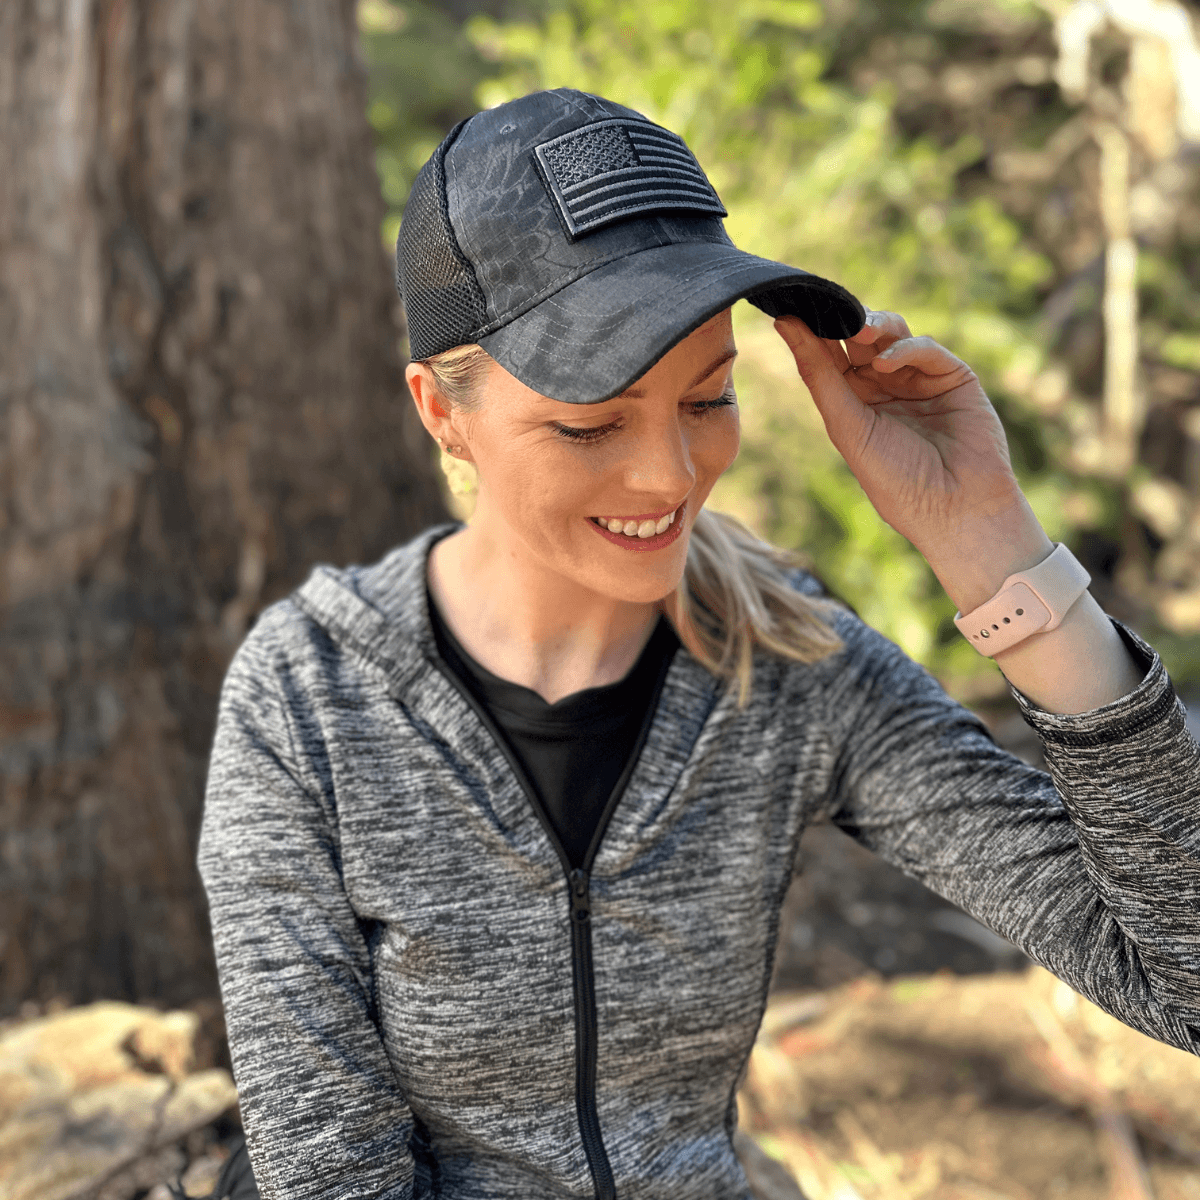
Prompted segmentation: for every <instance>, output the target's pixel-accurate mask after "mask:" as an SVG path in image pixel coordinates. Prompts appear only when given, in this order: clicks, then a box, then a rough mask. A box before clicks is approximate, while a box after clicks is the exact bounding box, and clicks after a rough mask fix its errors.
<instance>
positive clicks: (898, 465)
mask: <svg viewBox="0 0 1200 1200" xmlns="http://www.w3.org/2000/svg"><path fill="white" fill-rule="evenodd" d="M775 328H776V329H777V330H778V331H779V334H780V336H781V337H782V338H783V340H784V341H785V342H787V344H788V346H789V347H790V348H791V351H792V354H793V356H794V357H795V359H796V366H797V367H798V368H799V371H800V377H801V378H802V379H803V380H804V382H805V384H806V385H807V386H808V390H809V392H810V393H811V394H812V398H813V401H814V402H815V403H816V406H817V409H818V411H819V412H820V414H821V417H822V419H823V420H824V422H825V429H826V430H827V432H828V433H829V437H830V440H831V441H832V442H833V444H834V445H835V446H836V447H837V448H838V450H839V451H840V452H841V455H842V457H843V458H844V459H845V460H846V462H847V463H848V464H849V466H850V469H851V470H852V471H853V472H854V474H855V477H856V478H857V479H858V481H859V483H860V484H862V487H863V491H865V492H866V493H867V496H868V497H869V498H870V500H871V503H872V504H874V505H875V508H876V509H877V511H878V512H879V515H880V516H881V517H883V519H884V520H885V521H886V522H887V523H888V524H889V525H890V526H891V527H892V528H893V529H895V530H898V531H899V532H900V533H902V534H903V535H904V536H905V537H906V538H908V540H909V541H910V542H912V544H913V545H914V546H916V548H917V549H918V550H920V552H921V553H922V554H923V555H924V556H925V558H926V560H927V561H928V562H929V564H930V566H931V567H933V570H934V572H935V573H936V574H937V577H938V579H940V580H941V583H942V586H943V587H944V588H945V589H946V592H947V594H948V595H949V596H950V599H951V600H953V601H954V603H955V604H956V605H957V606H958V609H959V611H960V612H964V613H968V612H971V611H972V610H973V609H975V608H977V607H978V606H979V605H980V604H983V603H984V602H985V601H987V600H989V599H991V597H992V596H993V595H995V593H996V592H997V591H998V590H999V588H1000V587H1001V585H1002V584H1003V582H1004V580H1005V579H1006V578H1008V576H1009V575H1011V574H1014V573H1015V572H1017V571H1023V570H1026V569H1027V568H1029V567H1032V566H1034V565H1035V564H1036V563H1039V562H1041V561H1042V559H1044V558H1045V557H1046V556H1047V555H1048V554H1049V553H1050V552H1051V550H1052V548H1053V544H1052V543H1051V541H1050V539H1049V538H1048V537H1047V536H1046V532H1045V530H1043V529H1042V527H1041V525H1040V523H1039V522H1038V519H1037V517H1036V516H1035V515H1034V513H1033V510H1032V509H1031V508H1030V507H1029V502H1028V501H1027V500H1026V499H1025V497H1024V495H1022V493H1021V489H1020V487H1019V486H1018V485H1017V481H1016V477H1015V476H1014V475H1013V470H1012V463H1011V461H1010V459H1009V457H1008V442H1007V439H1006V438H1005V436H1004V428H1003V426H1002V425H1001V424H1000V418H999V417H997V416H996V410H995V409H994V408H993V407H992V404H991V401H990V400H988V398H987V395H986V394H985V393H984V390H983V388H982V387H980V385H979V380H978V379H977V378H976V377H975V372H974V371H972V370H971V368H970V367H968V366H967V364H966V363H964V362H963V361H962V360H961V359H958V358H955V357H954V355H953V354H951V353H950V352H949V351H948V350H946V349H945V348H944V347H942V346H939V345H938V344H937V342H935V341H933V340H932V339H931V338H927V337H917V338H915V337H913V336H912V335H911V334H910V333H909V330H908V325H907V324H906V323H905V321H904V318H903V317H899V316H897V315H896V314H895V313H886V312H868V313H867V324H866V325H865V326H864V327H863V328H862V329H861V330H860V331H859V332H858V333H856V334H855V335H854V337H852V338H849V339H848V340H847V342H846V347H845V349H843V348H842V344H841V343H840V342H834V341H826V340H823V339H821V338H818V337H816V336H815V335H814V334H813V333H812V331H811V330H810V329H809V328H808V326H807V325H805V324H804V323H803V322H802V321H801V320H800V319H799V318H798V317H781V318H780V319H779V320H778V321H776V322H775ZM996 662H997V665H999V666H1000V668H1001V669H1002V670H1003V671H1004V674H1005V676H1006V677H1007V678H1008V681H1009V682H1010V683H1011V684H1012V685H1013V686H1014V687H1016V688H1017V689H1018V690H1019V691H1021V692H1023V693H1024V694H1025V695H1026V696H1027V697H1028V698H1029V699H1030V700H1032V701H1033V703H1034V704H1037V705H1040V706H1041V707H1042V708H1045V709H1047V710H1048V711H1050V712H1057V713H1080V712H1087V711H1089V710H1090V709H1093V708H1098V707H1100V706H1101V705H1103V704H1109V703H1111V702H1112V701H1114V700H1116V699H1118V698H1119V697H1121V696H1125V695H1128V693H1129V692H1131V691H1132V690H1133V689H1134V688H1135V687H1137V685H1138V683H1139V682H1140V681H1141V678H1142V670H1141V667H1140V666H1139V665H1138V664H1137V663H1136V662H1134V660H1133V658H1132V656H1131V654H1130V652H1129V650H1128V649H1127V648H1126V646H1125V644H1124V642H1123V641H1122V639H1121V637H1120V635H1119V634H1118V633H1117V632H1116V629H1115V627H1114V626H1113V624H1112V622H1111V621H1109V619H1108V618H1107V617H1106V616H1105V615H1104V612H1103V610H1102V609H1101V608H1100V606H1099V605H1098V604H1097V603H1096V601H1095V600H1094V599H1093V598H1092V596H1091V595H1090V593H1085V594H1084V595H1083V596H1082V597H1081V598H1080V600H1079V602H1078V603H1076V604H1074V605H1072V606H1071V609H1070V611H1069V612H1068V613H1067V615H1066V617H1065V619H1064V620H1063V622H1062V624H1060V625H1059V626H1058V628H1057V629H1054V630H1051V631H1050V632H1047V633H1040V634H1035V635H1033V636H1032V637H1029V638H1026V639H1025V640H1024V641H1023V642H1018V643H1017V644H1016V645H1015V646H1010V647H1009V648H1008V649H1007V650H1005V651H1003V652H1002V653H1000V654H998V655H997V656H996Z"/></svg>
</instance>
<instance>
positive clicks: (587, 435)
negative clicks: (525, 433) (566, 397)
mask: <svg viewBox="0 0 1200 1200" xmlns="http://www.w3.org/2000/svg"><path fill="white" fill-rule="evenodd" d="M736 403H737V393H736V392H735V391H734V390H733V388H732V387H730V388H729V389H728V390H727V391H725V392H722V393H721V395H720V396H718V397H717V398H716V399H715V400H696V401H693V402H692V403H691V404H688V405H687V408H688V409H689V410H690V411H691V413H692V415H693V416H696V417H699V416H703V415H704V414H705V413H708V412H713V411H714V410H716V409H718V408H728V407H729V406H730V405H731V404H736ZM620 428H621V422H620V421H610V422H609V423H608V424H607V425H597V426H595V427H594V428H590V429H583V428H580V426H578V425H560V424H559V423H558V422H557V421H556V422H555V423H554V432H555V433H557V434H558V435H559V437H564V438H567V439H568V440H569V441H572V442H582V443H584V444H586V443H588V442H598V441H599V440H600V439H601V438H604V437H607V436H608V435H609V434H610V433H614V432H615V431H616V430H618V429H620Z"/></svg>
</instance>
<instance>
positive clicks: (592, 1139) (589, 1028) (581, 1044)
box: [435, 656, 665, 1200]
mask: <svg viewBox="0 0 1200 1200" xmlns="http://www.w3.org/2000/svg"><path fill="white" fill-rule="evenodd" d="M435 662H436V663H437V664H438V666H439V669H440V671H441V673H442V674H443V675H444V676H445V677H446V678H447V679H448V680H449V681H450V683H451V684H453V686H454V687H455V689H456V690H457V691H458V692H459V694H460V695H461V696H462V697H463V699H464V700H466V702H467V704H468V705H470V707H471V708H472V709H473V710H474V712H475V715H476V716H477V717H478V718H479V720H480V721H481V722H482V724H483V726H484V728H485V729H487V731H488V732H489V733H490V734H491V735H492V738H493V739H494V740H495V742H496V745H497V746H498V747H499V748H500V752H501V753H502V754H503V755H504V757H505V759H506V760H507V762H508V765H509V767H511V768H512V772H513V774H514V775H515V776H516V777H517V782H518V783H519V784H520V785H521V788H522V790H523V791H524V792H525V795H526V796H527V797H528V799H529V802H530V804H531V805H532V806H533V811H534V812H535V813H536V814H537V818H538V820H539V821H540V822H541V823H542V828H543V829H545V831H546V836H547V837H548V838H549V839H550V844H551V845H552V846H553V847H554V849H555V851H556V852H557V853H558V860H559V862H560V863H561V864H562V868H563V871H564V873H565V874H566V877H567V888H568V890H569V892H570V897H571V975H572V985H573V990H574V997H575V1112H576V1116H577V1117H578V1120H579V1137H580V1140H581V1141H582V1142H583V1152H584V1154H585V1156H586V1157H587V1162H588V1169H589V1170H590V1171H591V1173H592V1183H593V1185H594V1187H595V1191H596V1200H617V1187H616V1182H615V1181H614V1179H613V1173H612V1165H611V1164H610V1163H609V1161H608V1153H607V1151H606V1150H605V1149H604V1140H603V1138H602V1137H601V1134H600V1116H599V1114H598V1113H597V1112H596V1042H597V1029H596V980H595V976H594V974H593V972H592V923H591V922H592V900H591V892H590V885H591V877H590V875H589V874H588V872H587V871H585V870H581V869H579V868H572V866H571V860H570V859H569V858H568V857H567V852H566V851H565V850H564V849H563V845H562V842H561V841H559V838H558V834H557V833H555V832H554V826H553V825H551V823H550V818H549V817H547V816H546V813H545V812H544V811H543V809H542V805H541V801H540V800H539V799H538V794H537V789H536V788H535V787H534V786H533V783H532V781H531V780H530V779H529V777H528V776H527V775H526V774H525V769H524V768H523V767H522V766H521V764H520V762H518V761H517V758H516V756H515V755H514V754H513V753H512V751H511V750H510V749H509V745H508V739H507V738H505V737H504V735H503V733H502V732H501V731H500V729H499V728H498V727H497V725H496V723H495V721H493V720H492V715H491V713H490V712H488V711H487V708H486V707H485V706H484V705H483V704H481V703H480V701H479V699H478V698H477V697H476V696H475V695H474V694H473V693H472V692H471V690H470V689H469V688H467V687H466V686H465V685H464V684H463V682H462V681H461V680H460V679H459V678H458V676H457V675H456V674H455V673H454V672H453V671H452V670H451V669H450V668H449V667H448V666H447V665H446V664H445V663H443V662H442V660H441V658H440V656H438V657H437V658H436V659H435ZM663 674H664V675H665V671H664V672H663ZM660 686H661V681H660ZM644 737H645V730H643V736H642V738H641V739H639V742H638V746H637V752H635V754H634V756H633V757H634V758H635V759H636V757H637V753H640V751H641V742H642V741H643V740H644ZM632 765H633V764H632V763H630V764H629V767H627V769H626V770H625V772H623V774H622V777H621V780H620V781H619V782H618V784H617V787H616V788H615V789H614V794H613V795H612V796H611V797H610V799H609V803H608V806H607V808H606V810H605V814H604V818H603V819H602V821H601V824H600V828H598V829H597V831H596V837H595V838H594V839H593V843H592V845H591V847H589V849H588V853H587V858H586V861H587V863H588V865H589V866H590V865H591V861H592V858H593V857H594V856H595V853H596V845H597V843H598V842H599V840H600V834H601V833H602V832H603V828H604V825H605V824H607V821H608V817H609V816H610V815H611V810H612V808H613V807H614V806H615V803H616V800H617V798H618V796H619V794H620V792H621V790H622V789H623V788H624V785H625V783H626V782H627V781H628V776H629V774H630V772H631V770H632Z"/></svg>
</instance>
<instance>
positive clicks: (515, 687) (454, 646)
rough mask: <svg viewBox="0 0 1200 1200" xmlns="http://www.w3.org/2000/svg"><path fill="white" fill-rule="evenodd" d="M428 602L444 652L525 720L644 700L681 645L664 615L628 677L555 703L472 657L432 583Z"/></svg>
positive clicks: (593, 712)
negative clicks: (436, 598)
mask: <svg viewBox="0 0 1200 1200" xmlns="http://www.w3.org/2000/svg"><path fill="white" fill-rule="evenodd" d="M426 602H427V604H428V606H429V617H430V622H431V624H432V626H433V633H434V638H435V640H436V641H437V643H438V650H439V652H440V653H441V655H442V657H443V658H445V659H447V660H448V661H449V662H450V665H451V666H452V667H460V668H461V671H460V673H462V674H465V675H466V676H467V677H468V678H469V679H470V680H471V681H472V682H473V683H474V685H475V687H476V688H477V689H478V690H479V692H480V693H481V694H482V695H481V698H482V699H484V700H485V701H486V703H487V705H488V706H489V707H490V708H492V709H498V710H503V711H504V712H506V713H510V714H512V715H513V716H517V717H520V718H521V719H522V720H523V721H525V722H529V721H537V722H539V723H541V722H547V723H551V724H553V725H554V726H555V727H561V726H562V725H564V724H576V723H582V722H587V721H594V720H603V719H606V718H608V717H610V716H611V714H612V713H613V712H614V711H618V712H619V711H621V710H622V709H624V708H625V707H626V706H627V705H632V704H635V703H641V702H642V701H643V700H644V697H645V694H646V689H647V687H649V686H651V685H652V684H653V682H654V680H655V679H656V678H657V676H658V673H659V668H660V665H661V663H662V660H663V659H664V658H670V657H673V656H674V653H675V651H676V650H677V649H678V648H679V644H680V643H679V638H678V636H677V635H676V633H675V630H674V628H673V627H672V625H671V623H670V621H668V620H667V618H666V617H665V616H661V615H660V616H659V618H658V623H657V624H656V625H655V627H654V631H653V632H652V633H651V635H650V637H649V639H648V640H647V642H646V644H645V646H643V647H642V652H641V653H640V654H639V655H638V658H637V661H636V662H635V663H634V664H633V666H632V667H631V668H630V669H629V671H628V672H627V673H626V674H625V676H624V677H623V678H621V679H618V680H617V681H616V682H615V683H607V684H601V685H600V686H597V687H590V688H584V689H583V690H582V691H578V692H572V693H571V694H570V695H569V696H563V697H562V699H560V700H557V701H555V702H554V703H553V704H550V703H548V702H547V701H546V700H545V699H544V698H543V697H542V696H539V695H538V693H537V692H535V691H534V690H533V689H532V688H528V687H525V686H524V685H523V684H519V683H514V682H512V680H509V679H502V678H501V677H500V676H499V675H495V674H493V673H492V672H491V671H489V670H488V669H487V668H486V667H484V666H483V665H482V664H481V663H479V662H477V661H476V660H475V659H474V658H472V657H471V655H470V654H468V653H467V651H466V650H465V649H464V647H463V645H462V643H461V642H459V640H458V639H457V638H456V637H455V636H454V634H453V633H452V632H451V630H450V627H449V625H447V623H446V621H445V619H444V618H443V617H442V614H441V612H440V611H439V610H438V607H437V604H436V603H435V602H434V599H433V596H432V594H431V593H430V592H429V590H428V585H427V586H426ZM453 660H457V662H455V661H453Z"/></svg>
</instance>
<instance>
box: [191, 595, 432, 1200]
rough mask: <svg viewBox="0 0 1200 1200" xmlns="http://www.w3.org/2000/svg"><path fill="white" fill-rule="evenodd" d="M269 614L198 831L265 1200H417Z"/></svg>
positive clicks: (241, 665)
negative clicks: (269, 642)
mask: <svg viewBox="0 0 1200 1200" xmlns="http://www.w3.org/2000/svg"><path fill="white" fill-rule="evenodd" d="M270 622H271V615H270V614H266V615H265V616H264V618H263V620H261V621H260V623H259V626H258V627H257V628H256V629H255V631H254V633H252V634H251V636H250V638H249V639H247V641H246V643H245V644H244V645H243V646H242V648H241V650H239V651H238V654H237V655H236V657H235V658H234V661H233V664H232V666H231V667H230V669H229V673H228V675H227V676H226V679H225V684H224V687H223V690H222V695H221V705H220V711H219V715H218V721H217V732H216V739H215V742H214V745H213V751H212V759H211V764H210V770H209V779H208V790H207V794H206V797H205V806H204V820H203V826H202V829H201V837H200V851H199V866H200V872H201V875H202V876H203V879H204V885H205V888H206V890H207V892H208V899H209V907H210V912H211V919H212V927H213V936H214V944H215V947H216V954H217V968H218V973H219V976H220V982H221V995H222V999H223V1001H224V1005H225V1017H226V1023H227V1028H228V1033H229V1046H230V1052H231V1055H232V1059H233V1071H234V1076H235V1078H236V1081H237V1085H238V1096H239V1101H240V1105H241V1112H242V1119H243V1122H244V1124H245V1127H246V1136H247V1143H248V1146H249V1149H250V1156H251V1162H252V1164H253V1166H254V1173H255V1178H256V1180H257V1182H258V1186H259V1190H260V1192H261V1195H262V1197H263V1200H318V1198H319V1200H351V1198H352V1197H353V1198H355V1200H357V1198H359V1197H365V1196H370V1197H373V1198H374V1200H410V1198H411V1197H412V1196H413V1194H414V1192H413V1159H412V1156H411V1154H410V1151H409V1138H410V1136H411V1133H412V1128H413V1121H412V1114H411V1113H410V1111H409V1108H408V1105H407V1104H406V1103H405V1099H404V1097H403V1095H401V1093H400V1091H399V1090H398V1088H397V1086H396V1083H395V1079H394V1076H393V1073H392V1069H391V1065H390V1063H389V1061H388V1058H387V1055H386V1053H385V1051H384V1047H383V1043H382V1041H381V1038H380V1035H379V1031H378V1028H377V1026H376V1023H375V1012H374V1000H373V987H372V975H371V962H370V955H369V953H368V949H367V946H366V944H365V942H364V939H363V936H362V932H361V931H360V928H359V924H358V921H357V919H356V917H355V914H354V912H353V910H352V909H351V906H350V903H349V901H348V900H347V898H346V894H345V891H344V889H343V886H342V880H341V873H340V869H339V861H338V857H339V856H338V839H337V827H336V822H335V820H334V813H333V811H332V801H331V797H330V796H329V795H328V791H327V789H325V788H323V787H322V786H321V780H320V776H319V773H318V772H317V771H316V770H314V769H313V768H312V765H311V763H309V762H306V761H305V760H304V759H302V758H301V757H300V756H299V755H298V754H297V752H296V746H295V744H294V739H293V730H292V727H291V724H290V721H289V714H288V712H287V709H286V706H285V704H284V702H283V699H282V690H281V686H280V678H279V672H278V671H277V670H276V664H275V663H274V662H273V661H272V658H271V656H270V655H269V654H268V653H266V651H265V650H264V648H263V645H262V638H261V636H260V635H261V633H262V631H263V627H264V626H265V625H269V624H270Z"/></svg>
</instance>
